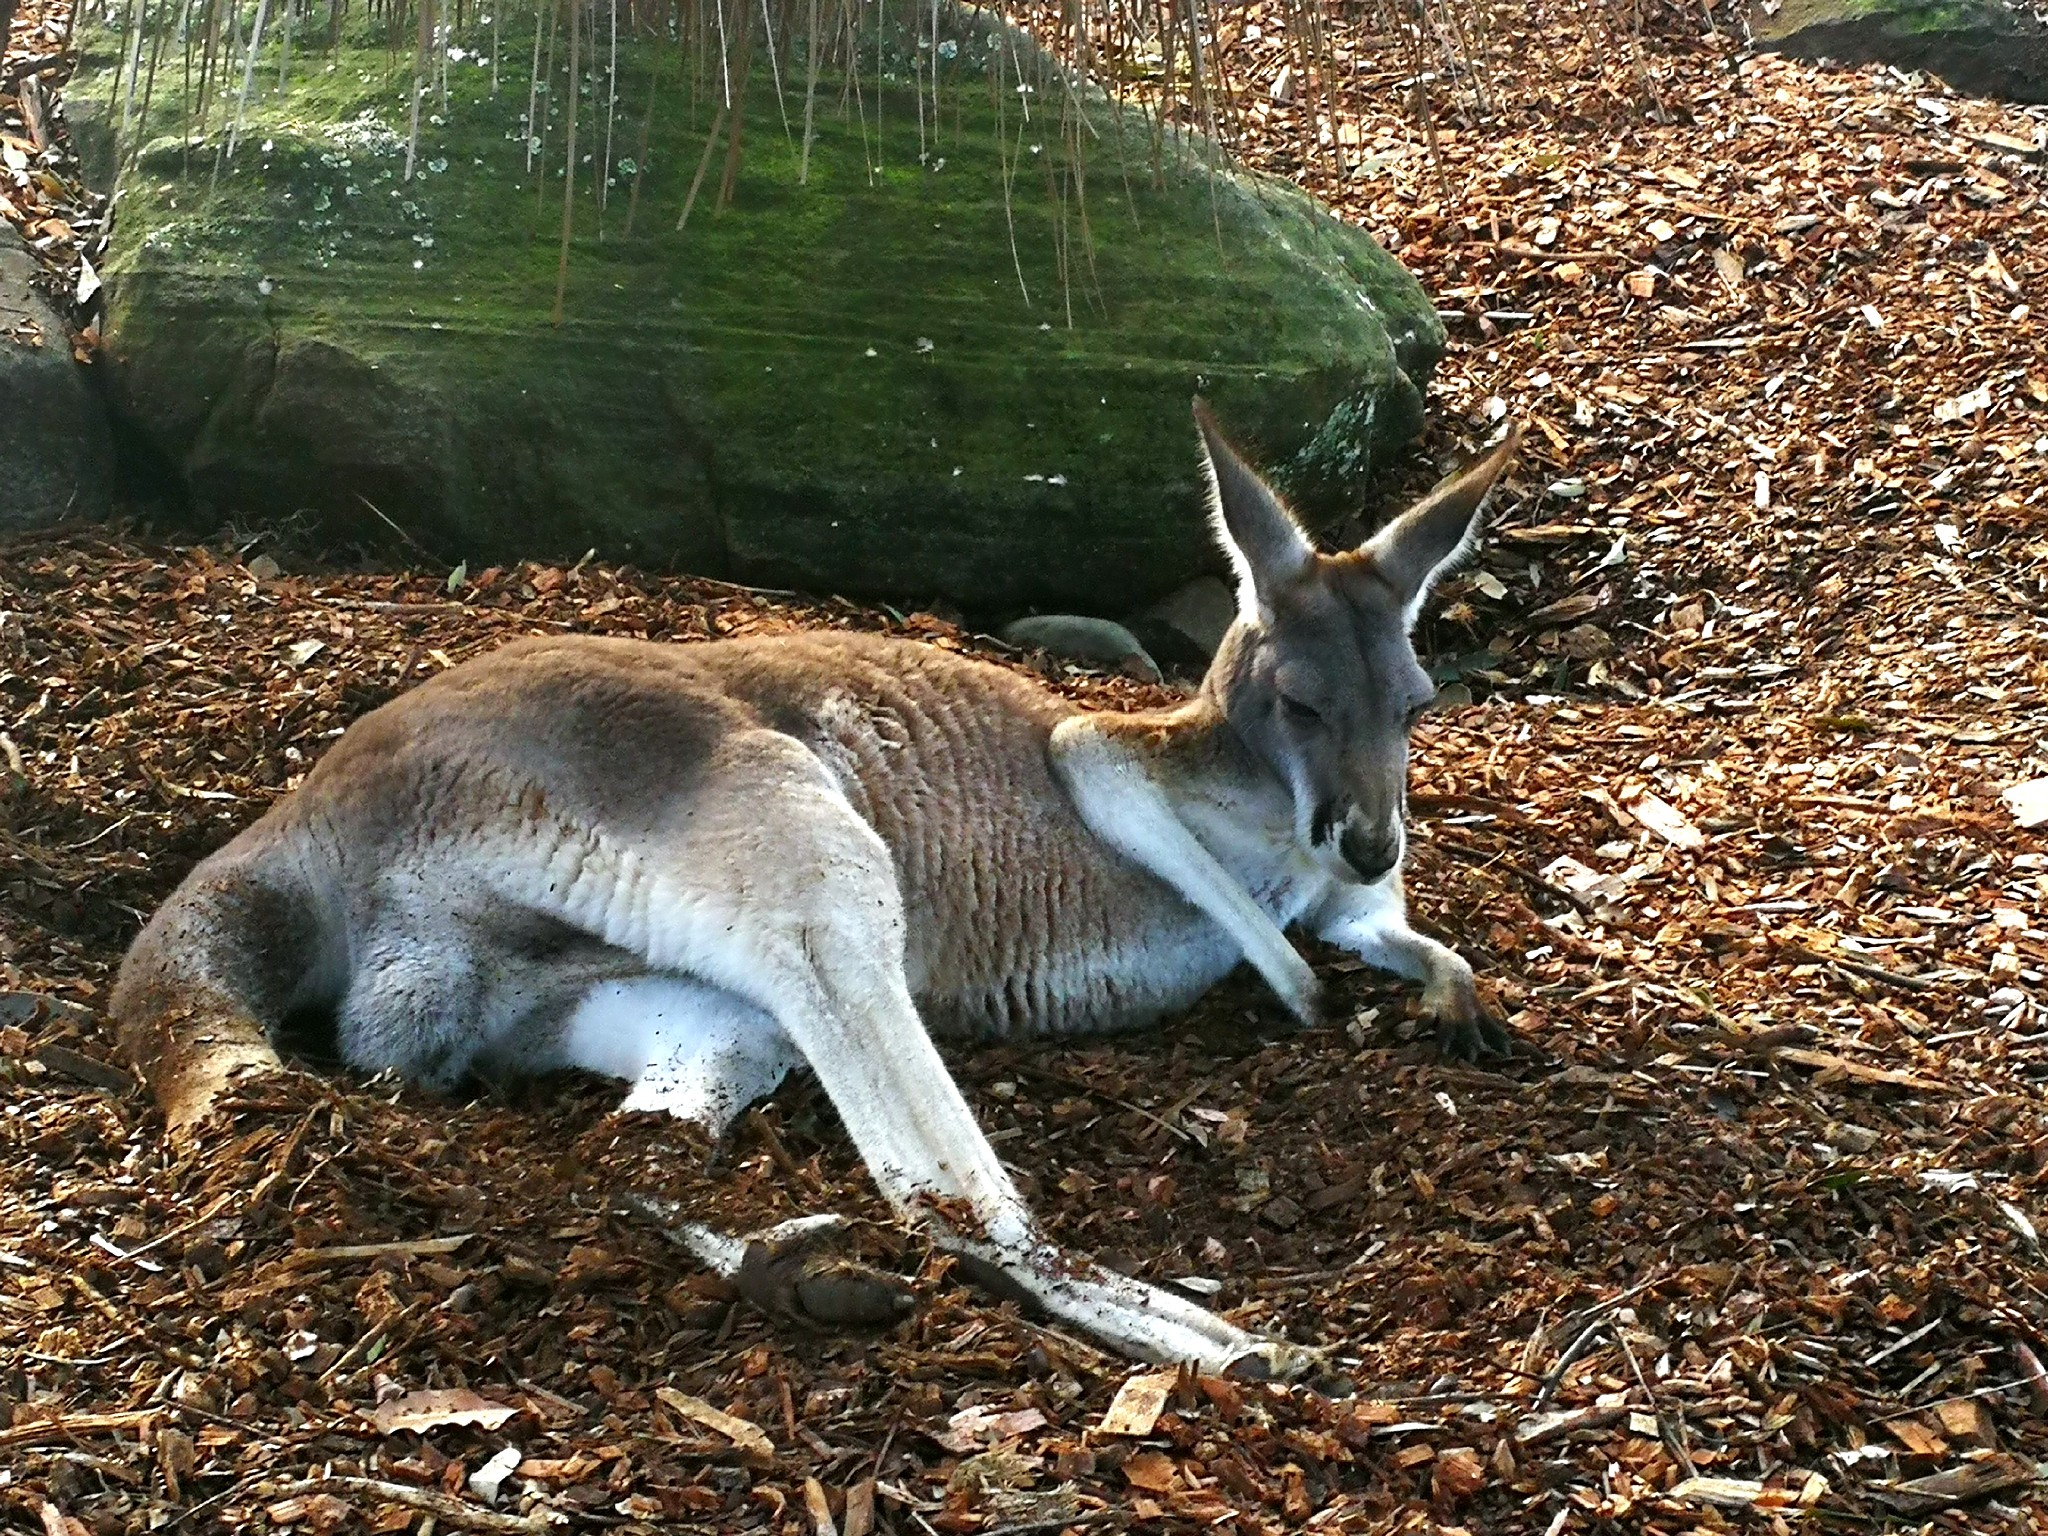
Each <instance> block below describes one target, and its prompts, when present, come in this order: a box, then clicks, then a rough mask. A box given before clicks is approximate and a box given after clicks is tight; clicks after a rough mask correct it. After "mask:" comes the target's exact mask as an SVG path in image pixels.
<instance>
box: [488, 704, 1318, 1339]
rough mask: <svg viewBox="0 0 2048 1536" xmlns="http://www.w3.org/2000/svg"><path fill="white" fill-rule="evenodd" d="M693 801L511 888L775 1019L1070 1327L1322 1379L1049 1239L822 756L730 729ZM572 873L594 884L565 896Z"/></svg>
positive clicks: (512, 875) (933, 1221) (922, 1194)
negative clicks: (932, 1003) (932, 1010)
mask: <svg viewBox="0 0 2048 1536" xmlns="http://www.w3.org/2000/svg"><path fill="white" fill-rule="evenodd" d="M688 793H689V798H688V801H687V804H686V805H683V806H678V807H677V808H676V812H675V814H673V815H671V816H669V817H667V818H665V824H664V825H663V826H662V828H661V830H660V831H659V832H658V833H649V832H642V833H637V834H627V835H623V836H622V835H619V834H615V833H613V832H611V831H610V830H609V829H606V828H598V827H588V826H584V827H574V826H561V825H556V826H553V827H551V828H549V829H547V831H546V832H545V833H544V834H543V835H544V836H545V838H546V842H545V843H543V844H541V845H539V846H529V847H526V848H523V849H522V848H519V847H516V846H507V847H506V848H505V849H504V850H503V854H502V858H503V866H502V867H503V868H504V870H505V879H506V881H507V884H508V890H507V894H508V895H516V896H517V898H518V899H522V900H525V901H528V902H531V903H533V904H535V905H546V904H549V903H553V904H554V907H555V909H557V910H558V911H559V914H560V915H561V916H562V917H563V918H564V919H565V920H567V921H572V922H577V923H579V924H582V925H584V926H585V927H586V928H587V929H588V931H591V932H594V933H597V934H599V935H600V936H601V937H603V938H604V940H605V941H606V942H607V943H610V944H614V945H617V946H620V947H622V948H627V949H631V950H634V951H635V952H637V953H639V954H640V955H642V956H643V957H644V958H645V959H646V961H647V963H648V964H649V965H650V966H651V967H653V968H655V969H658V970H662V971H666V972H671V973H677V972H681V973H688V974H691V975H695V976H700V977H702V978H704V979H705V980H706V981H708V982H711V983H713V984H715V985H717V986H719V987H721V988H723V989H725V990H727V991H730V992H732V993H735V994H737V995H738V996H740V997H741V998H743V999H745V1000H746V1001H747V1002H749V1003H751V1004H753V1005H754V1006H755V1007H757V1008H759V1009H760V1010H761V1011H763V1012H764V1013H766V1014H768V1015H770V1016H771V1017H772V1018H773V1019H774V1020H775V1022H776V1023H777V1024H778V1025H779V1026H780V1027H781V1030H782V1032H783V1033H784V1034H785V1035H786V1036H787V1037H788V1038H789V1040H790V1042H791V1043H792V1044H793V1045H794V1046H795V1047H796V1048H797V1049H798V1050H799V1051H801V1052H802V1053H803V1056H804V1059H805V1060H806V1061H808V1062H809V1063H810V1065H811V1067H812V1069H813V1070H814V1071H815V1072H816V1073H817V1074H818V1080H819V1082H820V1083H821V1085H822V1086H823V1087H824V1089H825V1092H826V1093H827V1095H829V1096H830V1098H831V1099H832V1102H833V1105H834V1107H836V1108H837V1109H838V1111H839V1114H840V1118H841V1119H842V1120H843V1121H844V1122H845V1125H846V1128H847V1131H848V1133H849V1134H850V1135H851V1136H852V1138H853V1141H854V1144H855V1146H856V1147H858V1148H859V1150H860V1153H861V1155H862V1157H863V1158H864V1159H865V1160H866V1162H867V1165H868V1171H869V1173H870V1175H871V1176H872V1177H873V1178H874V1179H875V1181H876V1182H877V1183H878V1184H879V1185H880V1186H881V1189H882V1193H883V1194H884V1195H885V1196H886V1197H887V1199H888V1200H889V1203H890V1204H891V1205H892V1206H894V1207H895V1208H896V1210H897V1211H898V1212H900V1213H901V1214H902V1215H903V1216H904V1217H906V1218H907V1219H909V1220H912V1221H915V1222H917V1223H919V1224H921V1225H923V1226H925V1227H926V1228H927V1229H928V1230H930V1231H931V1232H932V1233H933V1236H934V1238H935V1239H936V1241H938V1242H939V1244H940V1245H941V1246H943V1247H947V1248H950V1249H953V1250H955V1251H957V1252H962V1253H965V1254H968V1255H970V1256H971V1257H973V1258H974V1259H977V1260H979V1261H981V1263H982V1264H983V1265H985V1266H987V1267H988V1268H990V1269H993V1270H996V1271H999V1272H1000V1274H1001V1275H1002V1277H1003V1278H1004V1279H1005V1280H1006V1281H1007V1282H1008V1283H1009V1286H1010V1287H1012V1288H1014V1289H1015V1290H1017V1291H1021V1292H1023V1293H1024V1294H1025V1295H1027V1296H1028V1297H1029V1298H1030V1299H1031V1300H1032V1301H1034V1302H1035V1303H1037V1304H1038V1305H1040V1306H1042V1307H1043V1308H1045V1309H1046V1310H1047V1311H1049V1312H1051V1313H1052V1314H1054V1315H1055V1316H1057V1317H1059V1318H1062V1319H1063V1320H1065V1321H1067V1322H1068V1323H1071V1324H1073V1325H1075V1326H1077V1327H1079V1328H1081V1329H1083V1330H1085V1331H1086V1332H1088V1333H1091V1334H1093V1335H1095V1336H1096V1337H1097V1338H1099V1339H1101V1340H1103V1341H1104V1342H1106V1343H1109V1344H1111V1345H1113V1346H1115V1347H1117V1348H1119V1349H1122V1350H1124V1351H1125V1352H1127V1353H1129V1354H1132V1355H1135V1356H1138V1357H1139V1358H1143V1359H1151V1360H1165V1361H1179V1360H1194V1361H1196V1362H1198V1363H1199V1364H1200V1365H1201V1366H1203V1367H1204V1368H1205V1369H1208V1370H1212V1371H1220V1370H1223V1369H1225V1368H1227V1367H1229V1366H1231V1365H1233V1364H1237V1363H1240V1362H1243V1363H1246V1364H1249V1365H1251V1366H1252V1368H1253V1369H1256V1370H1264V1371H1277V1372H1290V1373H1291V1372H1296V1371H1299V1370H1302V1369H1305V1368H1307V1367H1308V1366H1309V1364H1310V1363H1311V1360H1310V1359H1309V1358H1308V1357H1307V1356H1306V1354H1305V1352H1303V1351H1300V1350H1297V1349H1294V1348H1293V1347H1292V1346H1288V1345H1284V1344H1279V1343H1276V1342H1275V1341H1272V1340H1265V1339H1260V1338H1257V1337H1255V1336H1253V1335H1251V1334H1248V1333H1246V1332H1245V1331H1244V1330H1242V1329H1240V1328H1237V1327H1234V1326H1233V1325H1231V1324H1230V1323H1227V1322H1225V1321H1224V1320H1223V1319H1222V1318H1220V1317H1217V1316H1216V1315H1215V1314H1213V1313H1210V1312H1207V1311H1205V1310H1203V1309H1202V1308H1201V1307H1199V1306H1196V1305H1195V1304H1194V1303H1192V1302H1190V1301H1187V1300H1185V1299H1183V1298H1180V1297H1176V1296H1173V1295H1170V1294H1168V1293H1167V1292H1164V1291H1161V1290H1159V1289H1157V1288H1155V1287H1152V1286H1149V1285H1145V1284H1142V1283H1140V1282H1138V1281H1135V1280H1130V1279H1127V1278H1125V1277H1123V1276H1120V1275H1114V1274H1110V1273H1108V1272H1106V1271H1104V1270H1102V1269H1100V1268H1098V1267H1097V1266H1095V1265H1093V1264H1089V1263H1087V1262H1085V1261H1083V1260H1079V1259H1076V1258H1075V1257H1073V1256H1071V1255H1068V1254H1065V1253H1062V1252H1061V1251H1060V1250H1059V1249H1057V1248H1055V1247H1054V1246H1053V1245H1052V1244H1051V1243H1049V1242H1047V1241H1046V1240H1045V1238H1044V1237H1043V1236H1042V1235H1041V1233H1040V1231H1039V1229H1038V1226H1037V1224H1036V1222H1035V1221H1034V1220H1033V1218H1032V1216H1031V1213H1030V1211H1029V1210H1028V1209H1027V1208H1026V1207H1025V1205H1024V1202H1023V1200H1022V1198H1021V1197H1020V1196H1019V1195H1018V1193H1017V1190H1016V1187H1015V1185H1014V1184H1013V1183H1012V1182H1011V1179H1010V1176H1009V1174H1008V1172H1007V1171H1006V1170H1005V1169H1004V1168H1003V1166H1002V1164H1001V1162H999V1161H998V1160H997V1158H996V1154H995V1150H994V1149H993V1148H992V1147H991V1146H990V1145H989V1143H988V1139H987V1138H986V1137H985V1136H983V1135H982V1133H981V1129H980V1127H979V1126H977V1125H976V1124H975V1121H974V1117H973V1115H972V1113H971V1112H970V1111H969V1110H968V1108H967V1104H966V1101H965V1100H964V1099H963V1098H962V1097H961V1095H960V1090H959V1089H958V1087H957V1086H955V1084H954V1082H953V1079H952V1076H951V1075H950V1074H949V1073H948V1072H947V1070H946V1066H945V1063H944V1061H942V1060H941V1059H940V1057H939V1054H938V1052H937V1050H936V1049H935V1048H934V1047H933V1045H932V1042H931V1038H930V1036H929V1035H927V1034H926V1032H925V1028H924V1025H923V1022H922V1021H921V1020H920V1019H919V1017H918V1013H917V1008H916V1006H915V1004H914V1003H913V1002H912V998H911V991H910V979H909V977H908V975H907V974H906V971H905V959H904V957H905V942H904V927H905V914H904V910H903V902H902V896H901V892H900V890H899V888H898V886H897V881H896V870H895V865H894V862H893V860H892V858H891V856H890V852H889V849H888V847H887V845H886V844H885V843H883V841H882V840H881V838H880V837H879V836H878V835H877V834H876V832H875V830H874V829H873V828H872V827H870V826H869V825H868V824H867V822H865V821H864V820H862V818H861V817H860V816H859V814H858V813H857V812H856V811H855V810H854V809H853V807H852V806H851V805H850V804H849V803H848V801H847V799H846V796H845V794H844V793H843V792H842V791H841V789H840V787H839V785H838V782H837V781H836V780H835V779H834V778H833V777H832V775H831V774H830V772H829V771H828V770H827V769H826V768H825V766H824V765H823V764H822V763H820V762H819V761H818V760H817V758H816V757H815V756H814V755H813V754H812V753H811V752H810V751H809V749H808V748H806V747H804V746H803V745H802V744H801V743H799V742H797V741H795V740H794V739H792V738H790V737H787V736H783V735H781V734H779V733H776V732H772V731H765V730H760V731H747V732H741V733H736V734H734V735H731V736H728V737H726V738H725V739H724V740H722V741H721V742H720V743H719V745H718V748H717V751H716V753H715V754H714V755H713V756H712V758H711V760H710V761H707V762H706V763H704V764H703V766H702V769H701V770H700V773H699V774H698V775H697V776H696V777H695V779H694V782H693V783H692V785H691V786H690V789H689V792H688ZM556 867H574V868H576V869H577V870H578V871H579V872H581V876H582V878H580V879H579V880H577V881H576V883H575V884H574V885H573V886H570V887H569V888H567V889H562V888H559V887H558V886H556V885H555V884H552V883H550V881H549V880H548V871H549V869H550V868H556ZM515 883H516V885H517V886H518V889H517V891H516V892H515V891H514V890H512V889H511V888H510V887H511V886H512V885H513V884H515Z"/></svg>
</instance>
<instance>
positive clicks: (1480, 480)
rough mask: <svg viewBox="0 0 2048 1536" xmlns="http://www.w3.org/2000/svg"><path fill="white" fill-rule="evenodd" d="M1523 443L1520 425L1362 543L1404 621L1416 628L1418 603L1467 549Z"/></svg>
mask: <svg viewBox="0 0 2048 1536" xmlns="http://www.w3.org/2000/svg"><path fill="white" fill-rule="evenodd" d="M1521 441H1522V429H1521V427H1520V426H1519V425H1516V426H1511V427H1509V428H1508V432H1507V435H1506V436H1505V437H1503V438H1502V439H1501V440H1500V441H1499V442H1498V443H1496V444H1495V445H1494V446H1493V448H1491V449H1490V450H1489V451H1488V452H1487V453H1485V454H1484V455H1482V456H1481V457H1480V458H1478V459H1476V460H1474V461H1473V462H1472V463H1471V464H1468V465H1467V466H1466V467H1465V468H1464V469H1462V470H1460V471H1459V472H1458V473H1457V474H1455V475H1452V476H1451V477H1450V478H1449V479H1447V480H1445V481H1444V482H1443V483H1442V484H1441V485H1439V486H1438V487H1437V488H1436V489H1435V490H1433V491H1431V492H1430V493H1429V494H1428V495H1427V496H1425V497H1423V498H1422V500H1420V501H1418V502H1417V503H1416V504H1415V505H1414V506H1412V507H1410V508H1409V509H1408V510H1407V511H1406V512H1403V513H1402V514H1401V515H1400V516H1399V517H1397V518H1395V519H1394V520H1393V521H1392V522H1391V523H1389V524H1387V526H1386V527H1384V528H1382V529H1381V530H1380V531H1379V532H1378V533H1376V534H1374V535H1373V536H1372V537H1371V538H1370V539H1368V540H1366V541H1365V544H1364V546H1363V548H1362V549H1361V551H1360V553H1362V554H1363V555H1365V557H1366V558H1367V559H1368V560H1370V561H1371V562H1372V566H1373V569H1374V570H1376V571H1377V572H1378V573H1379V575H1380V577H1381V578H1382V579H1383V580H1384V581H1385V582H1386V583H1387V585H1388V586H1390V587H1392V588H1393V589H1394V595H1395V597H1396V598H1397V599H1398V600H1399V602H1400V604H1401V614H1402V619H1403V622H1404V623H1405V624H1406V625H1407V626H1408V628H1410V629H1413V628H1414V627H1415V619H1416V616H1417V615H1418V614H1419V613H1421V611H1422V604H1423V600H1424V599H1425V598H1427V597H1428V596H1429V589H1430V588H1431V587H1433V586H1435V585H1436V581H1437V578H1438V577H1439V576H1441V575H1442V574H1443V573H1444V572H1445V571H1446V570H1448V569H1449V568H1450V567H1451V566H1452V565H1454V564H1456V563H1457V561H1458V558H1459V557H1460V556H1461V555H1463V554H1464V553H1465V552H1466V551H1467V550H1468V549H1470V548H1471V547H1472V541H1473V540H1474V539H1475V538H1477V537H1478V534H1479V512H1480V508H1481V507H1483V506H1484V505H1485V503H1486V493H1487V492H1488V491H1490V490H1492V489H1493V485H1494V482H1495V481H1496V480H1498V479H1499V478H1500V476H1501V472H1502V471H1503V470H1505V469H1506V468H1507V467H1508V461H1509V460H1511V459H1513V458H1514V456H1515V449H1516V447H1517V446H1518V445H1519V444H1520V443H1521Z"/></svg>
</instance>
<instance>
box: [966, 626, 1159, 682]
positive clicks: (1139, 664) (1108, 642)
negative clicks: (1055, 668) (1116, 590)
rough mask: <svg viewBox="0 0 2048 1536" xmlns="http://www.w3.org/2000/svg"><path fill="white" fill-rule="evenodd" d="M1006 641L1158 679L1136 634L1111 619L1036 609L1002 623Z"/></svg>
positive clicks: (1029, 649) (1090, 664)
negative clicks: (1021, 617)
mask: <svg viewBox="0 0 2048 1536" xmlns="http://www.w3.org/2000/svg"><path fill="white" fill-rule="evenodd" d="M1000 638H1001V639H1002V641H1003V643H1004V644H1006V645H1014V646H1016V647H1017V648H1018V649H1019V650H1025V651H1050V652H1052V654H1053V655H1055V656H1062V657H1065V658H1066V659H1067V660H1068V661H1078V662H1083V663H1085V664H1086V665H1088V666H1091V667H1102V668H1105V669H1108V670H1112V671H1114V670H1117V669H1119V668H1122V669H1125V670H1129V671H1131V672H1133V674H1134V675H1136V676H1140V677H1143V678H1145V679H1146V680H1147V681H1150V682H1155V683H1156V682H1158V681H1159V665H1158V663H1157V662H1155V661H1153V659H1152V658H1151V657H1150V656H1148V655H1147V654H1146V653H1145V647H1144V646H1142V645H1140V644H1139V643H1138V637H1137V636H1136V635H1134V634H1132V633H1131V632H1130V631H1129V630H1128V629H1126V628H1124V626H1123V625H1121V624H1119V623H1117V622H1116V621H1115V620H1114V619H1091V618H1089V617H1087V616H1086V615H1084V614H1078V613H1035V614H1033V615H1031V617H1029V618H1026V619H1019V620H1017V621H1016V622H1015V623H1014V624H1006V625H1004V626H1003V629H1002V633H1001V636H1000Z"/></svg>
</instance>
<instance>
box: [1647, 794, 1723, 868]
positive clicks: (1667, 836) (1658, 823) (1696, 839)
mask: <svg viewBox="0 0 2048 1536" xmlns="http://www.w3.org/2000/svg"><path fill="white" fill-rule="evenodd" d="M1628 808H1629V814H1631V815H1632V816H1634V817H1635V819H1636V820H1637V821H1640V822H1641V823H1642V824H1643V825H1644V826H1646V827H1648V828H1649V829H1650V830H1651V831H1652V832H1654V833H1656V834H1657V835H1658V836H1659V837H1661V838H1663V839H1664V841H1665V842H1667V843H1670V844H1671V845H1672V846H1673V847H1675V848H1683V849H1684V850H1685V851H1686V852H1687V853H1697V852H1698V851H1699V850H1700V849H1702V848H1704V847H1706V845H1707V839H1706V835H1705V834H1704V833H1703V832H1701V831H1700V829H1699V828H1698V827H1696V826H1694V825H1693V824H1692V823H1691V822H1689V821H1687V820H1686V819H1685V814H1684V813H1683V812H1682V811H1680V810H1679V809H1678V808H1677V807H1676V806H1674V805H1672V804H1671V803H1670V802H1669V801H1666V800H1660V799H1659V798H1658V797H1657V796H1655V795H1652V794H1643V795H1639V796H1637V797H1636V798H1635V799H1634V800H1631V801H1630V802H1629V807H1628Z"/></svg>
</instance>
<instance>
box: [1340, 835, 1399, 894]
mask: <svg viewBox="0 0 2048 1536" xmlns="http://www.w3.org/2000/svg"><path fill="white" fill-rule="evenodd" d="M1337 851H1338V852H1340V853H1342V854H1343V855H1344V862H1345V863H1346V864H1349V865H1350V866H1351V867H1352V868H1353V869H1355V870H1357V871H1358V878H1359V879H1361V880H1363V881H1365V883H1366V884H1368V885H1370V884H1372V882H1373V881H1375V880H1382V879H1384V878H1386V876H1387V875H1388V874H1390V873H1392V871H1393V868H1394V866H1395V865H1397V864H1399V863H1400V862H1401V835H1400V832H1399V831H1398V830H1392V831H1389V830H1386V829H1384V828H1382V829H1378V830H1374V829H1368V828H1365V827H1361V826H1357V825H1352V826H1347V827H1346V828H1345V829H1344V833H1343V835H1342V836H1341V837H1339V838H1338V839H1337Z"/></svg>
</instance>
